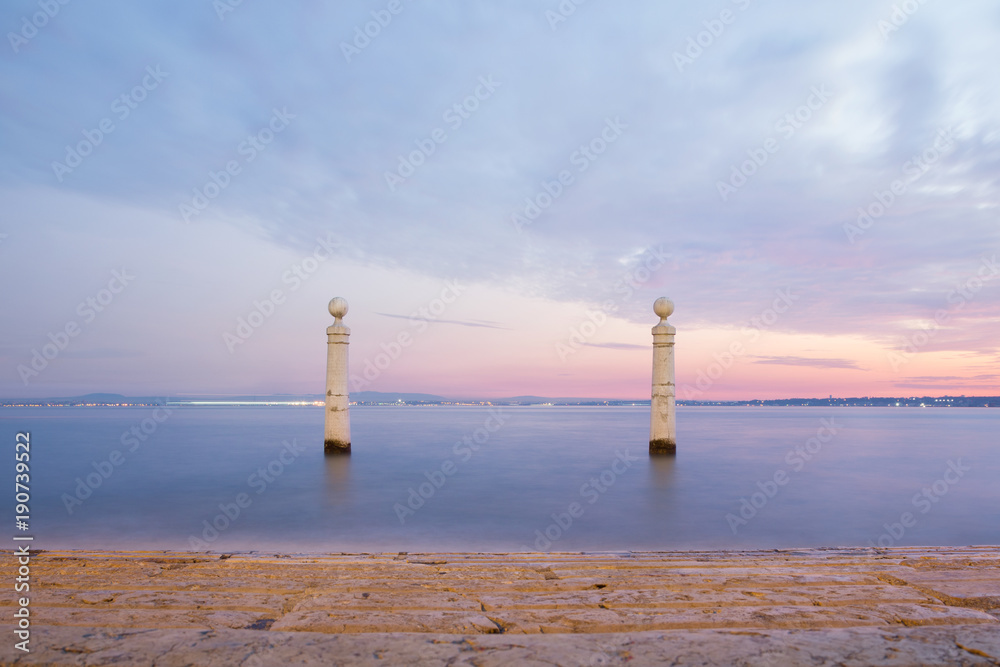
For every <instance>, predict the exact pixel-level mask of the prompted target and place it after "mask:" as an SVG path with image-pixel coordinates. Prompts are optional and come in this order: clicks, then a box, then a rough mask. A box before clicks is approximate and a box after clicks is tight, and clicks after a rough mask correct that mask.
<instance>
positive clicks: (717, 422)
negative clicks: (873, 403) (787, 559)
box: [0, 407, 1000, 552]
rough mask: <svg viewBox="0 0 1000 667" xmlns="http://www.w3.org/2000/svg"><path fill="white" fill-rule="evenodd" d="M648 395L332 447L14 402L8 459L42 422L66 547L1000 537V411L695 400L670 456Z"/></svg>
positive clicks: (370, 420) (41, 473)
mask: <svg viewBox="0 0 1000 667" xmlns="http://www.w3.org/2000/svg"><path fill="white" fill-rule="evenodd" d="M648 410H649V409H648V408H641V407H637V408H631V407H601V408H596V407H595V408H590V407H518V408H509V407H505V408H502V411H501V413H500V415H499V417H496V416H493V417H491V415H490V413H489V412H488V411H487V409H485V408H483V409H481V408H471V407H422V408H416V407H404V408H392V407H355V408H352V409H351V416H352V440H353V447H354V452H353V454H352V455H351V456H350V457H325V456H324V455H323V452H322V432H323V410H322V408H311V407H310V408H306V407H302V408H295V407H287V408H274V407H272V408H192V407H188V408H175V409H174V410H173V412H172V414H171V415H170V416H169V417H168V418H167V419H166V420H165V421H163V422H162V423H160V424H157V425H156V428H155V430H153V431H152V433H150V434H148V435H147V434H143V437H145V440H140V439H139V438H135V439H132V438H133V436H130V435H125V438H124V442H123V434H127V433H128V431H129V430H130V429H131V428H132V427H133V426H139V427H140V430H139V432H140V433H142V431H141V424H142V423H143V421H144V420H148V419H150V418H151V416H152V415H153V410H152V409H151V408H30V409H29V408H18V409H2V410H0V425H2V436H3V437H4V438H5V440H6V442H8V451H9V452H10V456H9V457H8V464H7V465H6V466H4V467H0V473H2V471H3V470H6V471H7V472H6V473H5V474H7V475H9V477H10V483H11V487H12V486H13V476H14V463H13V449H14V444H13V443H14V436H15V433H17V432H18V431H24V430H27V431H30V432H31V440H32V448H31V466H32V467H31V476H32V486H31V491H32V501H31V513H32V515H31V534H33V535H35V539H36V541H35V545H36V546H37V547H39V548H48V549H52V548H104V549H136V548H156V549H192V548H195V549H211V550H213V551H229V550H232V551H249V550H262V551H285V552H306V551H333V552H340V551H423V550H461V551H468V550H490V551H521V550H527V549H549V550H553V551H580V550H629V549H636V550H659V549H685V548H743V547H755V548H778V547H797V546H848V545H858V546H865V545H870V544H872V543H878V542H879V540H881V543H882V545H883V546H887V545H889V544H903V545H966V544H1000V502H998V498H1000V493H998V484H1000V446H998V442H1000V410H993V409H926V410H918V409H892V408H884V409H883V408H838V409H824V408H679V409H678V419H677V423H678V441H679V444H678V453H677V455H676V457H669V458H664V457H656V458H650V457H649V455H648V454H647V453H646V452H647V446H648V445H647V442H648V434H649V431H648V429H649V412H648ZM824 419H825V420H827V421H828V422H829V420H831V419H832V428H833V429H835V430H836V432H835V433H833V432H832V430H831V429H825V430H821V428H822V427H823V425H824V423H823V421H822V420H824ZM498 420H502V421H503V423H502V424H499V425H498ZM154 423H155V422H152V421H147V422H146V427H147V430H148V429H149V428H150V427H151V426H152V425H153V424H154ZM491 429H492V432H491ZM810 439H813V440H810ZM477 440H478V441H479V442H477ZM284 443H288V444H284ZM115 451H117V452H119V455H118V456H113V452H115ZM112 461H113V462H112ZM102 472H103V473H104V475H102ZM108 473H110V474H108ZM105 475H106V477H105ZM775 479H777V480H778V481H782V482H784V483H783V484H780V485H779V484H777V483H775V481H774V480H775ZM98 482H99V485H97V483H98ZM924 490H926V492H925V491H924ZM88 491H89V495H88V493H87V492H88ZM241 502H242V504H243V507H240V506H239V505H240V503H241ZM0 509H2V510H3V512H4V514H3V516H5V517H8V518H9V519H10V521H11V522H13V514H14V507H13V493H5V494H3V497H2V498H0ZM236 510H239V513H238V515H237V514H236ZM227 513H228V514H229V516H226V514H227ZM213 524H214V525H213ZM14 532H15V531H14V530H13V529H12V530H11V533H14ZM192 538H197V539H198V540H200V542H196V541H193V540H192Z"/></svg>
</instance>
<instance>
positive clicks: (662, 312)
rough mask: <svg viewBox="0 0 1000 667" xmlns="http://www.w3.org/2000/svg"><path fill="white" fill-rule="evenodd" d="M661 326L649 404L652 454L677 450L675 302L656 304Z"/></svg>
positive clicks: (657, 331) (655, 337) (655, 336)
mask: <svg viewBox="0 0 1000 667" xmlns="http://www.w3.org/2000/svg"><path fill="white" fill-rule="evenodd" d="M653 312H654V313H656V314H657V315H658V316H659V318H660V323H659V324H657V325H656V326H655V327H653V393H652V396H651V398H650V403H649V453H650V454H673V453H675V452H676V451H677V420H676V417H675V416H674V409H675V408H674V334H675V333H676V332H677V329H675V328H674V327H672V326H670V325H669V324H668V323H667V318H668V317H670V314H671V313H673V312H674V302H673V301H671V300H670V299H668V298H666V297H662V296H661V297H660V298H659V299H657V300H656V301H654V302H653Z"/></svg>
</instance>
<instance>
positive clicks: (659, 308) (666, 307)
mask: <svg viewBox="0 0 1000 667" xmlns="http://www.w3.org/2000/svg"><path fill="white" fill-rule="evenodd" d="M653 312H654V313H656V315H657V317H659V318H660V324H666V323H667V318H668V317H670V315H671V314H672V313H673V312H674V302H673V301H671V300H670V299H668V298H667V297H665V296H661V297H660V298H659V299H657V300H656V301H654V302H653Z"/></svg>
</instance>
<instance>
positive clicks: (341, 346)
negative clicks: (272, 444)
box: [323, 296, 351, 454]
mask: <svg viewBox="0 0 1000 667" xmlns="http://www.w3.org/2000/svg"><path fill="white" fill-rule="evenodd" d="M330 314H331V315H333V317H334V320H333V326H330V327H327V329H326V343H327V345H326V423H325V429H324V439H323V450H324V451H325V452H326V453H327V454H349V453H350V452H351V415H350V412H349V411H348V408H349V407H350V396H349V394H348V388H347V345H348V340H347V339H348V337H350V335H351V330H350V329H348V328H347V327H345V326H344V320H343V317H344V315H346V314H347V301H346V300H345V299H342V298H341V297H339V296H338V297H334V298H333V299H331V300H330Z"/></svg>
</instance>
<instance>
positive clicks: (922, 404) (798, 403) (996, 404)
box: [0, 396, 1000, 408]
mask: <svg viewBox="0 0 1000 667" xmlns="http://www.w3.org/2000/svg"><path fill="white" fill-rule="evenodd" d="M350 405H351V407H392V408H402V407H411V408H412V407H418V408H419V407H449V408H453V407H497V406H500V407H510V408H518V407H521V408H529V407H530V408H544V407H557V408H572V407H577V408H579V407H608V408H617V407H644V408H648V407H649V401H648V400H646V401H581V402H578V403H570V402H559V403H556V402H552V403H518V402H504V401H476V402H471V401H470V402H464V401H441V402H437V401H384V402H375V401H352V402H351V403H350ZM677 406H678V407H684V408H719V407H723V408H799V407H802V408H1000V397H991V396H985V397H971V398H966V397H963V398H962V399H961V402H957V401H956V402H935V401H934V399H931V401H930V402H928V401H927V400H926V399H924V400H921V399H917V400H916V401H914V400H913V399H906V400H905V401H902V400H901V401H895V400H894V399H877V402H876V401H873V400H871V399H868V400H867V401H865V402H853V399H839V400H837V399H834V400H833V401H828V400H826V399H788V400H756V401H677ZM151 407H170V408H175V407H176V408H227V407H229V408H290V407H310V408H319V407H323V403H322V402H321V401H309V402H307V401H277V400H275V401H267V400H265V401H171V400H167V401H162V400H161V401H119V402H113V403H112V402H106V403H105V402H70V401H55V400H53V401H49V400H46V399H42V400H38V401H30V400H29V401H2V402H0V408H151Z"/></svg>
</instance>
